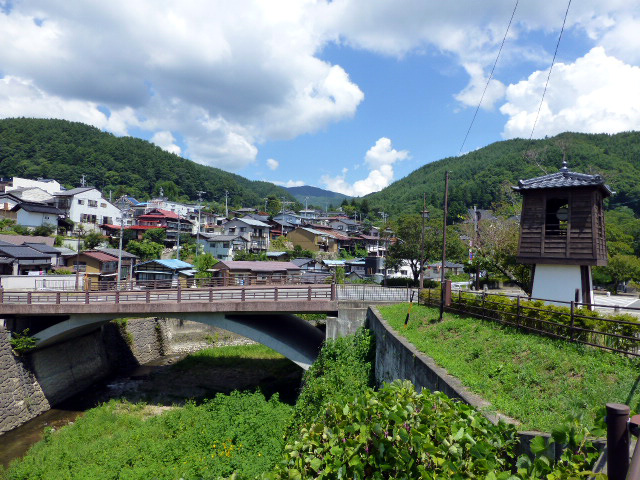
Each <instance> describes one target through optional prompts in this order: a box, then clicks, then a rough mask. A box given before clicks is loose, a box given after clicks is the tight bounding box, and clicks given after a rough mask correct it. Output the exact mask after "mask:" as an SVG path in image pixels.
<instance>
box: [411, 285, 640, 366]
mask: <svg viewBox="0 0 640 480" xmlns="http://www.w3.org/2000/svg"><path fill="white" fill-rule="evenodd" d="M422 300H423V301H424V302H426V303H427V304H429V305H432V306H437V305H439V304H440V290H439V289H425V290H424V291H423V294H422ZM544 302H552V303H553V304H556V306H554V307H551V308H550V307H549V306H545V305H544ZM557 304H561V306H557ZM592 308H596V309H600V310H606V309H611V310H613V315H611V314H610V313H608V312H604V313H599V312H597V311H594V310H592ZM445 309H446V310H447V311H449V312H453V313H459V314H466V315H472V316H474V317H478V318H483V319H486V320H492V321H497V322H499V323H502V324H504V325H509V326H512V327H516V328H519V329H523V330H527V331H532V332H535V333H539V334H542V335H546V336H550V337H553V338H558V339H562V340H567V341H571V342H577V343H582V344H585V345H590V346H592V347H597V348H601V349H605V350H611V351H615V352H619V353H624V354H627V355H632V356H637V357H640V318H638V317H640V308H634V307H614V306H611V305H599V304H589V305H587V304H582V303H579V302H560V301H557V300H549V299H543V298H530V297H523V296H518V295H508V294H487V293H485V292H462V291H461V290H459V291H458V292H457V294H454V295H453V296H452V299H451V304H450V305H448V306H446V307H445ZM621 314H628V315H621ZM616 317H618V318H616Z"/></svg>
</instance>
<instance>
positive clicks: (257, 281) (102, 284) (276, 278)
mask: <svg viewBox="0 0 640 480" xmlns="http://www.w3.org/2000/svg"><path fill="white" fill-rule="evenodd" d="M326 280H327V275H319V274H318V275H316V274H312V273H305V274H303V275H284V274H281V275H280V274H274V275H266V274H265V275H256V274H252V275H248V274H229V275H226V276H224V277H209V278H186V277H179V278H173V279H166V280H122V281H121V282H120V285H119V286H118V284H117V283H116V281H115V280H97V279H93V278H87V279H86V280H85V281H80V282H78V285H77V286H76V285H75V284H74V283H70V282H68V281H67V282H64V281H59V282H56V280H46V281H43V282H42V283H41V284H37V289H42V290H53V291H79V290H81V291H99V292H107V291H115V290H121V291H126V290H159V289H165V288H166V289H171V288H178V286H180V287H182V288H216V287H227V286H234V285H241V286H251V285H310V284H321V283H326Z"/></svg>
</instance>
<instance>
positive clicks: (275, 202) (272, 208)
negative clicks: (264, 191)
mask: <svg viewBox="0 0 640 480" xmlns="http://www.w3.org/2000/svg"><path fill="white" fill-rule="evenodd" d="M281 210H282V202H281V201H280V200H279V199H278V197H276V196H275V195H267V213H268V214H269V215H271V216H274V215H277V214H278V213H280V211H281Z"/></svg>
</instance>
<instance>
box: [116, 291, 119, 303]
mask: <svg viewBox="0 0 640 480" xmlns="http://www.w3.org/2000/svg"><path fill="white" fill-rule="evenodd" d="M117 303H120V290H116V304H117Z"/></svg>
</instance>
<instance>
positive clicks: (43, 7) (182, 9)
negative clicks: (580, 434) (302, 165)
mask: <svg viewBox="0 0 640 480" xmlns="http://www.w3.org/2000/svg"><path fill="white" fill-rule="evenodd" d="M316 3H317V2H315V1H313V0H306V1H300V0H279V1H277V2H267V3H265V2H261V1H259V0H239V1H237V2H231V3H229V2H205V1H202V0H185V1H183V2H180V3H179V4H175V3H174V2H171V1H170V0H140V1H137V2H133V3H132V2H129V1H127V0H114V1H111V2H98V3H93V4H87V3H86V2H84V1H81V0H68V1H66V2H64V3H63V4H52V3H51V2H49V1H46V0H33V1H30V2H16V3H14V4H13V5H12V8H11V9H10V10H9V11H8V12H6V11H5V12H0V44H1V45H2V46H3V47H2V49H0V65H2V73H3V74H4V75H7V76H11V77H16V78H20V79H23V80H25V81H28V82H30V84H31V86H32V88H33V89H34V90H36V91H38V92H41V94H42V97H43V98H42V99H40V98H37V97H36V96H34V95H33V92H27V93H29V94H28V95H24V94H23V92H14V95H13V98H15V102H16V103H18V104H30V105H29V108H27V109H25V110H24V111H19V112H17V113H16V115H20V116H23V115H27V114H28V115H29V116H34V117H48V116H55V117H58V118H67V119H73V120H82V121H87V122H88V123H91V124H92V125H96V126H98V127H100V128H105V129H107V130H110V131H113V132H114V133H117V134H126V133H127V130H128V128H130V127H132V126H140V128H142V129H146V130H148V131H149V132H150V135H154V134H159V135H161V136H162V135H163V133H162V132H176V133H177V132H179V133H180V136H181V139H183V141H184V146H185V152H184V153H186V154H187V155H189V156H190V157H191V158H192V159H194V160H196V161H199V162H201V163H207V164H210V165H214V166H220V167H224V168H228V169H233V170H237V169H240V168H243V167H245V166H247V165H248V164H250V163H252V162H254V161H255V158H256V154H257V148H256V144H257V143H258V142H264V141H267V140H270V139H288V138H293V137H295V136H297V135H300V134H303V133H310V132H315V131H317V130H319V129H322V128H324V127H326V126H327V125H328V124H330V123H332V122H337V121H340V120H342V119H344V118H348V117H350V116H352V115H353V114H354V113H355V111H356V109H357V107H358V105H359V104H360V102H361V101H362V99H363V93H362V92H361V91H360V89H359V88H358V87H357V85H355V84H354V83H353V82H351V80H350V79H349V76H348V75H347V73H346V72H345V71H344V70H343V69H342V68H341V67H340V66H338V65H331V64H329V63H327V62H325V61H323V60H321V59H319V58H317V56H316V54H317V52H318V51H319V50H320V49H321V48H322V47H323V45H324V44H325V42H326V37H325V36H324V34H323V33H322V32H321V31H319V30H318V28H317V26H316V24H317V20H316V18H315V14H316ZM36 20H38V21H37V22H36ZM17 94H19V96H18V95H17ZM56 102H57V103H56ZM73 102H76V103H73ZM82 105H86V108H85V109H86V110H87V112H84V113H81V112H80V110H82ZM94 105H100V106H104V107H106V108H107V109H108V110H110V111H111V112H116V113H117V112H119V111H121V110H123V109H125V108H129V109H130V110H131V115H129V116H128V117H126V118H125V117H122V116H120V117H119V116H118V115H116V117H115V118H114V119H113V120H111V118H108V119H107V118H106V116H104V115H103V114H101V113H99V112H98V113H96V112H94V111H92V110H91V108H93V107H94ZM3 106H4V105H3ZM100 115H102V116H103V117H105V118H100V117H99V116H100ZM0 116H2V117H7V116H9V113H8V111H7V110H5V109H4V108H3V109H2V111H1V112H0ZM112 116H113V114H112ZM118 119H119V120H121V121H120V123H117V122H116V120H118ZM138 124H139V125H138ZM158 138H159V137H158ZM171 144H173V143H171ZM173 145H175V144H173ZM172 148H174V147H172ZM174 150H175V148H174Z"/></svg>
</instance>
